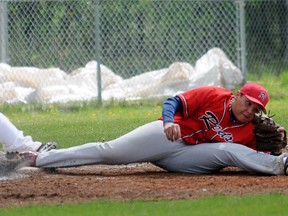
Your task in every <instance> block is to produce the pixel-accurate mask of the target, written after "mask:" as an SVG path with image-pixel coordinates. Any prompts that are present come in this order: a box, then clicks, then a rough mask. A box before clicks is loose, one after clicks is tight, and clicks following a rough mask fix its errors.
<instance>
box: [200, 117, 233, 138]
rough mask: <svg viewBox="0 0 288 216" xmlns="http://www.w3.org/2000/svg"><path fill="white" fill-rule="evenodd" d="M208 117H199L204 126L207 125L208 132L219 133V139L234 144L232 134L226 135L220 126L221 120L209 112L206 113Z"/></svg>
mask: <svg viewBox="0 0 288 216" xmlns="http://www.w3.org/2000/svg"><path fill="white" fill-rule="evenodd" d="M205 114H206V115H203V116H202V117H199V120H202V121H203V122H204V124H205V125H206V128H207V130H208V131H209V130H210V129H212V130H213V131H215V132H216V133H217V135H218V136H219V137H221V138H222V139H224V140H225V141H226V142H232V140H233V137H232V134H231V133H226V132H225V131H224V130H223V128H222V127H221V125H219V120H218V118H217V116H216V115H214V113H212V112H210V111H207V112H205Z"/></svg>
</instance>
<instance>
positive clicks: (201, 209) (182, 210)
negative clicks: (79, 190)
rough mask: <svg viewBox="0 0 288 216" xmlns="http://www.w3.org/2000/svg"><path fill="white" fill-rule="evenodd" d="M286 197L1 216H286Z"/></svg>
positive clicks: (18, 211) (77, 207)
mask: <svg viewBox="0 0 288 216" xmlns="http://www.w3.org/2000/svg"><path fill="white" fill-rule="evenodd" d="M287 202H288V196H285V195H281V194H272V195H265V196H244V197H223V196H218V197H209V198H203V199H195V200H174V201H168V200H163V201H159V202H157V201H154V202H153V201H151V202H145V201H130V202H110V201H97V202H88V203H81V204H74V205H72V204H66V205H53V206H48V205H46V206H44V205H37V206H36V205H33V206H27V207H23V208H6V209H2V210H0V213H1V215H3V216H4V215H5V216H9V215H11V216H12V215H13V216H15V215H21V216H26V215H27V216H33V215H37V216H38V215H43V216H46V215H51V216H54V215H61V216H66V215H67V216H73V215H77V216H78V215H85V216H89V215H101V216H104V215H109V216H110V215H113V216H117V215H125V216H129V215H131V216H135V215H147V216H150V215H153V216H154V215H155V216H156V215H165V216H168V215H171V216H174V215H183V216H184V215H189V216H190V215H193V216H197V215H199V216H205V215H207V216H208V215H209V216H213V215H221V216H222V215H239V216H243V215H251V216H258V215H269V216H273V215H277V216H281V215H287V212H286V208H285V205H281V203H283V204H285V203H287Z"/></svg>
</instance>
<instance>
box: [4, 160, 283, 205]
mask: <svg viewBox="0 0 288 216" xmlns="http://www.w3.org/2000/svg"><path fill="white" fill-rule="evenodd" d="M267 193H288V177H285V176H264V175H262V176H261V175H254V174H250V173H247V172H243V171H241V170H239V169H237V168H234V167H232V168H226V169H224V170H222V171H221V172H219V173H217V174H213V175H191V174H178V173H167V172H166V171H164V170H162V169H160V168H158V167H155V166H153V165H151V164H149V163H144V164H130V165H121V166H106V165H95V166H83V167H77V168H62V169H57V170H56V171H54V172H50V171H46V170H42V169H36V168H34V169H33V168H32V169H21V170H19V171H18V173H17V175H16V176H15V173H14V176H11V177H9V178H5V179H2V180H0V207H7V206H23V205H29V204H36V203H42V204H62V203H75V202H82V201H92V200H99V199H105V200H107V199H108V200H160V199H168V200H174V199H194V198H200V197H207V196H214V195H227V196H230V195H240V196H241V195H246V194H251V195H252V194H267Z"/></svg>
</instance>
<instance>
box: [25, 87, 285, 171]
mask: <svg viewBox="0 0 288 216" xmlns="http://www.w3.org/2000/svg"><path fill="white" fill-rule="evenodd" d="M268 101H269V95H268V93H267V91H266V89H265V88H264V87H263V86H261V85H258V84H256V83H248V84H246V85H244V86H243V87H242V88H241V89H240V90H239V91H238V92H237V93H236V94H235V95H234V94H233V93H232V92H231V91H229V90H226V89H223V88H220V87H215V86H204V87H199V88H195V89H192V90H189V91H187V92H184V93H182V94H179V95H176V96H174V97H171V98H168V99H167V100H165V102H164V103H163V109H162V116H161V117H160V118H159V119H158V120H156V121H153V122H151V123H148V124H145V125H143V126H140V127H138V128H136V129H135V130H133V131H131V132H129V133H127V134H125V135H123V136H121V137H119V138H116V139H114V140H111V141H108V142H91V143H87V144H83V145H79V146H75V147H70V148H66V149H58V150H51V151H49V152H44V153H33V152H32V153H31V152H23V153H22V155H23V156H24V157H26V158H27V159H29V161H30V163H31V165H32V166H37V167H46V168H49V167H56V168H58V167H71V166H80V165H88V164H111V165H112V164H128V163H138V162H151V163H153V164H154V165H156V166H159V167H161V168H163V169H165V170H167V171H170V172H184V173H198V174H199V173H213V172H217V171H219V170H220V169H221V168H224V167H227V166H237V167H239V168H241V169H243V170H246V171H249V172H255V173H264V174H271V175H282V174H284V173H285V172H286V171H284V170H286V168H284V167H285V166H286V165H285V164H286V157H287V156H288V155H286V154H281V155H279V156H274V155H271V154H268V153H262V152H258V151H256V150H255V149H256V147H255V139H254V134H253V129H254V124H253V122H252V120H253V118H254V115H255V114H256V113H257V112H259V111H263V112H266V109H265V106H266V104H267V103H268Z"/></svg>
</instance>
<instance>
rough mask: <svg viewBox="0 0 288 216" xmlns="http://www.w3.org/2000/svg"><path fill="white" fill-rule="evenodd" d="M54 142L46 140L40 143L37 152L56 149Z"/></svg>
mask: <svg viewBox="0 0 288 216" xmlns="http://www.w3.org/2000/svg"><path fill="white" fill-rule="evenodd" d="M56 145H57V144H56V142H47V143H42V144H41V145H40V147H39V148H38V149H37V150H36V151H37V152H47V151H50V150H52V149H56Z"/></svg>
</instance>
